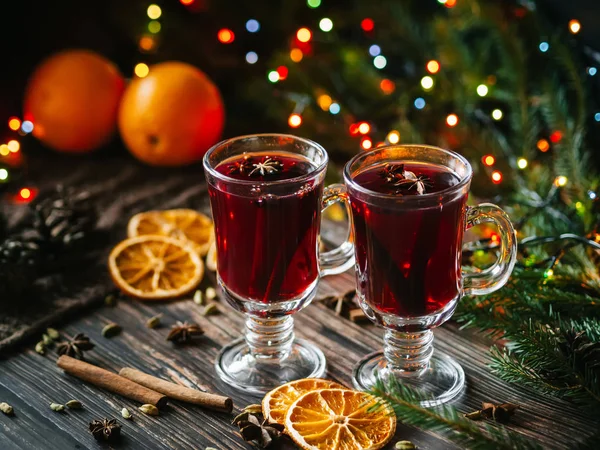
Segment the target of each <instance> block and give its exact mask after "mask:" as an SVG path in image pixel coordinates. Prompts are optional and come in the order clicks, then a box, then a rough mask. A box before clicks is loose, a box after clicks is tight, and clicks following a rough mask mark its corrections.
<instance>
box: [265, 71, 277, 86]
mask: <svg viewBox="0 0 600 450" xmlns="http://www.w3.org/2000/svg"><path fill="white" fill-rule="evenodd" d="M267 78H268V79H269V81H270V82H271V83H277V82H278V81H279V74H278V73H277V71H276V70H271V71H270V72H269V73H268V75H267Z"/></svg>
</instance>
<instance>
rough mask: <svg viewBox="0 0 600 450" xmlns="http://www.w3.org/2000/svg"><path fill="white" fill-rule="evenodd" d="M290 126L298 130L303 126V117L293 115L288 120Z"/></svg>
mask: <svg viewBox="0 0 600 450" xmlns="http://www.w3.org/2000/svg"><path fill="white" fill-rule="evenodd" d="M288 125H289V126H290V127H292V128H298V127H299V126H300V125H302V116H301V115H300V114H296V113H294V114H291V115H290V117H289V119H288Z"/></svg>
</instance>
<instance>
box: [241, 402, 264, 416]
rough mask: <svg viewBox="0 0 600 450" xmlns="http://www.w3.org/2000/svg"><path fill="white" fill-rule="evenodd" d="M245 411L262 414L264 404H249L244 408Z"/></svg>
mask: <svg viewBox="0 0 600 450" xmlns="http://www.w3.org/2000/svg"><path fill="white" fill-rule="evenodd" d="M244 412H247V413H250V414H262V405H258V404H255V405H248V406H246V407H245V408H244Z"/></svg>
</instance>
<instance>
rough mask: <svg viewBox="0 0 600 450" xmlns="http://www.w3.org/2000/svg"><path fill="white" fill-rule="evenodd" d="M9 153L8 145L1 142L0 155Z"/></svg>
mask: <svg viewBox="0 0 600 450" xmlns="http://www.w3.org/2000/svg"><path fill="white" fill-rule="evenodd" d="M9 154H10V149H9V148H8V145H6V144H2V145H0V156H8V155H9Z"/></svg>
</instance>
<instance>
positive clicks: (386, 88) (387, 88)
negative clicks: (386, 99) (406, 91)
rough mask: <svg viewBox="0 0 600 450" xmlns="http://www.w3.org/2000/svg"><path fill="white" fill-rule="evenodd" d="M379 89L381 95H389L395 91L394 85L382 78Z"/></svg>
mask: <svg viewBox="0 0 600 450" xmlns="http://www.w3.org/2000/svg"><path fill="white" fill-rule="evenodd" d="M379 88H380V89H381V90H382V91H383V93H384V94H385V95H390V94H391V93H392V92H394V91H395V90H396V83H394V82H393V81H392V80H388V79H387V78H384V79H383V80H381V82H380V83H379Z"/></svg>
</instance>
